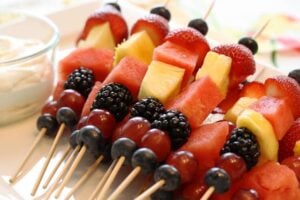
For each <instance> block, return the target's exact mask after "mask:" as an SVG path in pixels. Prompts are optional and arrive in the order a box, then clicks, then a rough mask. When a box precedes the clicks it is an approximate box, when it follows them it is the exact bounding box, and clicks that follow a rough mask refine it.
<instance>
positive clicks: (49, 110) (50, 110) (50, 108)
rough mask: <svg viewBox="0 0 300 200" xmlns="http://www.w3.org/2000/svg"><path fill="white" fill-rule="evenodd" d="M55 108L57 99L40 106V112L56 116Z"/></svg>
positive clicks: (56, 108)
mask: <svg viewBox="0 0 300 200" xmlns="http://www.w3.org/2000/svg"><path fill="white" fill-rule="evenodd" d="M57 110H58V103H57V101H48V102H47V103H46V104H45V105H44V107H43V108H42V114H50V115H51V116H53V117H56V113H57Z"/></svg>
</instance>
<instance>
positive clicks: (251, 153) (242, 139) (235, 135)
mask: <svg viewBox="0 0 300 200" xmlns="http://www.w3.org/2000/svg"><path fill="white" fill-rule="evenodd" d="M227 152H232V153H235V154H237V155H239V156H241V157H242V158H243V159H244V160H245V162H246V165H247V169H248V170H250V169H251V168H252V167H253V166H254V165H256V163H257V162H258V157H259V156H260V151H259V144H258V142H257V140H256V137H255V135H253V133H251V131H250V130H248V129H247V128H235V129H234V130H233V131H232V132H231V134H230V136H229V138H228V140H227V141H226V143H225V145H224V147H223V148H222V149H221V154H224V153H227Z"/></svg>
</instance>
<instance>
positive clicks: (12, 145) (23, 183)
mask: <svg viewBox="0 0 300 200" xmlns="http://www.w3.org/2000/svg"><path fill="white" fill-rule="evenodd" d="M120 4H121V6H122V10H123V11H122V12H123V14H124V16H126V19H127V20H128V23H129V25H131V24H132V23H133V22H134V21H135V20H136V19H137V18H138V17H140V16H143V15H145V11H143V10H140V9H138V8H137V7H135V6H132V5H130V4H128V3H126V2H125V1H121V2H120ZM99 5H100V4H99V1H94V2H90V3H88V4H85V5H82V6H80V7H74V8H70V9H68V10H65V11H61V12H58V13H54V14H52V15H50V18H51V19H52V20H54V21H55V22H56V23H57V24H58V26H59V28H60V30H61V32H62V38H63V41H62V43H63V44H64V47H70V45H72V43H73V41H74V38H75V36H77V34H78V32H79V30H81V28H82V26H83V23H84V21H85V19H86V16H87V15H88V14H89V13H91V12H93V10H95V9H96V8H97V7H98V6H99ZM77 13H81V15H77ZM70 21H73V22H74V21H76V22H77V23H70ZM67 25H70V26H67ZM171 26H172V25H171ZM70 38H71V39H70ZM70 41H71V43H70ZM278 74H281V72H279V71H277V70H275V69H272V68H268V67H263V66H262V65H258V67H257V74H255V75H254V76H253V78H254V79H256V80H259V81H263V80H264V79H265V78H267V77H270V76H274V75H278ZM0 117H1V116H0ZM37 117H38V114H36V115H34V116H32V117H30V118H27V119H25V120H23V121H19V122H17V123H15V124H11V125H7V126H4V127H0V163H1V164H0V178H3V179H4V180H1V179H0V199H1V200H2V199H26V200H30V199H40V198H39V197H40V196H41V195H42V194H43V193H44V192H45V191H44V190H43V189H42V187H40V188H39V190H38V192H37V195H36V196H35V197H36V198H33V197H32V196H31V195H30V192H31V190H32V187H33V183H34V182H35V180H36V177H37V175H38V173H39V170H40V169H41V166H42V164H43V162H44V161H45V157H46V155H47V152H48V150H49V147H50V145H51V143H52V141H53V139H50V138H44V139H43V140H42V141H41V143H40V144H39V145H38V147H37V149H36V151H35V153H34V154H33V156H32V157H31V158H30V160H29V162H28V163H27V164H26V166H25V169H24V170H25V172H27V173H26V174H25V176H24V177H23V178H22V179H20V180H19V181H18V182H17V183H16V184H14V185H10V184H9V183H8V178H9V176H11V175H12V174H13V173H14V172H15V170H16V167H17V166H18V165H19V164H20V161H21V160H22V158H23V157H24V154H25V152H26V151H27V150H28V148H29V147H30V145H31V144H32V142H33V140H34V138H35V136H36V133H37V131H36V127H35V122H36V119H37ZM67 143H68V138H67V137H65V138H64V139H63V141H61V142H60V143H59V146H58V150H57V151H56V154H55V155H54V159H53V160H52V161H51V162H50V166H49V169H51V168H52V167H53V165H54V164H55V162H56V161H57V160H58V159H59V157H60V156H61V154H62V152H63V150H64V149H65V148H66V147H67ZM92 161H93V159H92V158H87V157H86V158H85V159H84V161H83V162H81V164H80V166H79V167H78V169H77V170H76V172H75V174H74V176H73V178H72V179H71V181H70V182H69V183H68V184H67V188H66V189H65V190H64V191H63V194H62V197H63V196H64V195H66V193H67V192H68V191H69V190H70V188H72V185H73V184H74V183H75V180H78V178H79V177H80V175H81V174H82V173H83V172H84V171H85V170H86V169H87V167H88V166H89V165H90V164H91V163H92ZM106 168H107V166H106V165H101V167H100V168H99V169H98V170H97V172H96V173H95V174H94V175H93V176H92V177H91V178H90V179H89V180H88V182H87V183H86V184H84V185H83V186H82V187H81V188H80V190H79V191H78V192H77V193H75V195H74V196H73V197H72V198H74V199H87V198H88V197H89V195H90V194H91V193H92V191H93V190H94V188H95V186H96V185H97V182H98V181H99V180H100V178H101V176H102V174H103V172H104V171H105V169H106ZM129 170H130V169H128V168H123V169H122V173H121V174H120V175H119V176H118V179H117V180H116V181H115V182H114V184H113V186H112V187H111V188H115V186H116V185H118V183H119V182H120V181H121V180H122V179H123V178H124V177H125V175H126V174H128V172H129ZM48 174H49V170H47V173H46V175H45V177H47V176H48ZM143 179H144V177H143V176H140V177H139V179H138V180H136V181H135V182H134V183H133V185H131V187H130V189H128V190H126V192H125V194H123V195H122V196H121V197H120V199H132V197H133V196H134V195H135V194H136V193H137V191H138V190H139V188H140V187H141V182H142V180H143ZM44 180H45V179H44ZM42 184H43V182H42ZM42 184H41V185H42Z"/></svg>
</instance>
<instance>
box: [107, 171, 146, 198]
mask: <svg viewBox="0 0 300 200" xmlns="http://www.w3.org/2000/svg"><path fill="white" fill-rule="evenodd" d="M141 170H142V168H141V167H140V166H137V167H135V168H134V169H133V170H132V171H131V173H130V174H129V175H128V176H127V177H126V178H125V179H124V180H123V181H122V183H121V184H120V185H119V186H118V187H117V189H115V191H114V192H113V193H112V194H111V195H110V196H109V197H108V198H107V200H114V199H116V198H118V196H119V195H120V194H121V193H122V192H123V191H124V190H125V189H126V188H127V187H128V186H129V184H130V183H131V182H132V181H133V180H134V179H135V177H137V175H138V174H139V173H140V171H141Z"/></svg>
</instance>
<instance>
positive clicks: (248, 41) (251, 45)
mask: <svg viewBox="0 0 300 200" xmlns="http://www.w3.org/2000/svg"><path fill="white" fill-rule="evenodd" d="M238 43H239V44H241V45H244V46H245V47H247V48H248V49H249V50H250V51H251V52H252V54H253V55H254V54H256V53H257V51H258V44H257V42H256V41H255V40H254V39H253V38H251V37H243V38H241V39H240V40H239V42H238Z"/></svg>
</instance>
